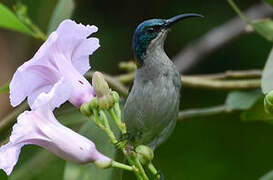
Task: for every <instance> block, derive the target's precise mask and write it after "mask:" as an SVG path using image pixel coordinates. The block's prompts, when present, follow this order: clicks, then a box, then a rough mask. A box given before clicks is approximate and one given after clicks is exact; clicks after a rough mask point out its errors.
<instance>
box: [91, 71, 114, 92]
mask: <svg viewBox="0 0 273 180" xmlns="http://www.w3.org/2000/svg"><path fill="white" fill-rule="evenodd" d="M92 85H93V87H94V90H95V93H96V96H97V97H102V96H105V95H108V94H110V88H109V86H108V84H107V82H106V81H105V79H104V77H103V74H102V73H100V72H98V71H96V72H95V73H94V74H93V77H92Z"/></svg>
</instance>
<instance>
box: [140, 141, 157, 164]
mask: <svg viewBox="0 0 273 180" xmlns="http://www.w3.org/2000/svg"><path fill="white" fill-rule="evenodd" d="M136 153H137V158H138V159H139V161H140V163H141V164H143V165H146V164H149V163H150V162H151V161H152V160H153V159H154V151H153V150H152V149H151V148H150V147H148V146H145V145H139V146H137V147H136Z"/></svg>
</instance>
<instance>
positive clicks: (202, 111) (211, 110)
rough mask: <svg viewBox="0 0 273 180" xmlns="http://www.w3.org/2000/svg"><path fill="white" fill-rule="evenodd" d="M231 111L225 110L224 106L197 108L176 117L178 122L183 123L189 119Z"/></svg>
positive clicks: (182, 112)
mask: <svg viewBox="0 0 273 180" xmlns="http://www.w3.org/2000/svg"><path fill="white" fill-rule="evenodd" d="M231 112H232V111H229V110H227V107H226V105H219V106H213V107H208V108H197V109H189V110H184V111H180V112H179V115H178V121H184V120H186V119H191V118H200V117H206V116H212V115H217V114H221V113H231Z"/></svg>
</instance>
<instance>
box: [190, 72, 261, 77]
mask: <svg viewBox="0 0 273 180" xmlns="http://www.w3.org/2000/svg"><path fill="white" fill-rule="evenodd" d="M187 77H200V78H207V79H251V78H261V77H262V71H261V70H244V71H226V72H223V73H216V74H201V75H192V76H189V75H187Z"/></svg>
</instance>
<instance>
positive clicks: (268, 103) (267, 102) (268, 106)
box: [264, 91, 273, 114]
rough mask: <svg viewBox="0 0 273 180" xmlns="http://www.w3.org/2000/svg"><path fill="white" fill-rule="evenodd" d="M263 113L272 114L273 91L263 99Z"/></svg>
mask: <svg viewBox="0 0 273 180" xmlns="http://www.w3.org/2000/svg"><path fill="white" fill-rule="evenodd" d="M264 109H265V112H267V113H269V114H273V91H270V92H269V93H268V94H267V95H266V96H265V98H264Z"/></svg>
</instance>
